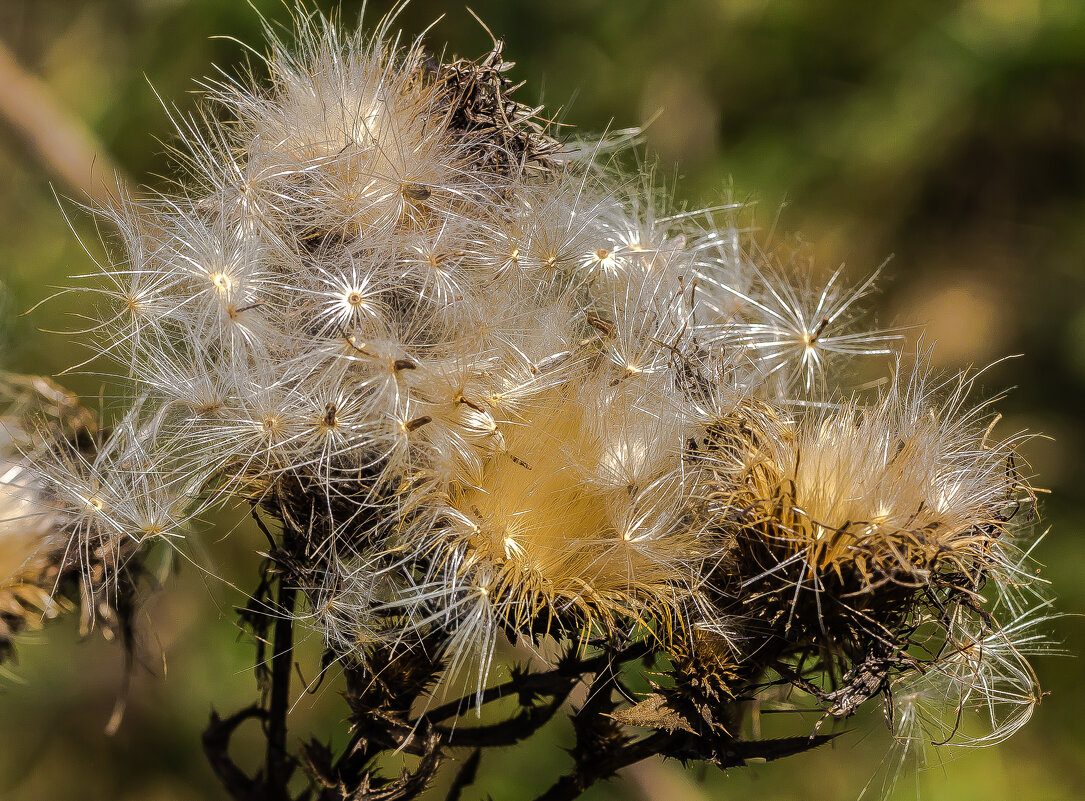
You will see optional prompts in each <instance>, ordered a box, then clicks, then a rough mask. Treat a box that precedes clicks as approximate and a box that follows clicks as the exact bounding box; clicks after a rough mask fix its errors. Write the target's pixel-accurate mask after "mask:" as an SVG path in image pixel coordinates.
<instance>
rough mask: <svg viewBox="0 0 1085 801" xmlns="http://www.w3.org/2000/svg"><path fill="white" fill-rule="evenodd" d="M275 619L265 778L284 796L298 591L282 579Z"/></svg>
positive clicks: (291, 765)
mask: <svg viewBox="0 0 1085 801" xmlns="http://www.w3.org/2000/svg"><path fill="white" fill-rule="evenodd" d="M278 584H279V586H278V610H277V613H278V618H277V619H276V621H275V634H274V638H273V640H272V648H273V649H274V650H273V652H272V657H271V688H270V690H269V696H270V697H269V701H268V715H267V719H266V721H265V726H266V730H267V758H266V762H265V774H266V776H267V783H268V786H269V787H273V788H281V792H282V793H283V797H288V796H286V790H285V788H286V784H287V782H289V780H290V776H291V774H293V772H294V762H293V759H291V758H290V756H289V754H288V753H287V750H286V714H287V711H288V710H289V708H290V674H291V672H292V671H293V668H294V621H293V619H292V615H293V613H294V604H295V598H296V596H297V590H296V589H295V588H294V587H292V586H291V585H290V584H289V582H288V580H287V577H286V576H285V575H280V577H279V580H278Z"/></svg>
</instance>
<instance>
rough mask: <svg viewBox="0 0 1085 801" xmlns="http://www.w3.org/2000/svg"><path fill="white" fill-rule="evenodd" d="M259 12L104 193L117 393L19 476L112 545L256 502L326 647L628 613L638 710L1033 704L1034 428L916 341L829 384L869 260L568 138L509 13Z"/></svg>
mask: <svg viewBox="0 0 1085 801" xmlns="http://www.w3.org/2000/svg"><path fill="white" fill-rule="evenodd" d="M269 48H270V49H269V52H268V54H267V55H266V56H265V57H263V58H262V59H261V60H260V62H259V63H258V67H259V71H260V72H265V71H266V73H267V76H268V77H267V78H266V79H263V80H257V79H256V78H255V77H254V76H252V75H245V76H242V77H240V78H238V79H236V80H235V79H225V78H224V79H220V80H217V81H208V82H207V83H205V84H204V89H205V101H206V102H205V106H204V107H203V109H202V111H201V112H200V113H199V114H197V115H196V116H195V117H194V118H185V117H180V116H178V118H177V126H178V129H179V131H180V133H181V143H180V145H179V146H178V149H177V153H176V155H177V157H178V161H179V163H180V167H181V170H180V173H181V175H180V178H179V179H178V183H177V185H176V187H175V188H174V189H173V190H171V191H169V192H166V193H163V194H160V195H157V196H154V197H151V198H141V199H138V200H137V199H125V200H124V201H123V202H122V203H119V204H118V206H117V208H115V209H113V210H110V211H107V212H105V214H106V216H107V217H108V219H109V221H110V222H111V223H112V224H113V225H114V226H115V227H116V229H117V230H118V231H119V232H120V236H119V239H118V243H117V247H116V248H115V253H114V257H113V258H112V259H110V260H108V261H106V262H104V263H102V264H100V265H98V268H99V269H98V271H97V272H96V273H95V274H94V275H93V276H91V277H90V278H91V279H92V285H91V286H89V287H88V288H86V289H85V292H86V293H87V297H88V302H89V301H90V300H94V304H93V305H94V306H95V307H96V309H97V314H98V320H97V324H96V326H95V327H94V328H93V330H92V332H91V337H90V338H91V339H92V341H93V344H94V347H95V349H96V353H95V356H96V357H97V362H96V363H98V364H103V363H111V364H114V365H117V366H118V369H119V372H120V373H121V374H122V376H123V377H124V378H125V379H126V380H128V381H129V382H130V385H131V386H133V387H134V388H135V390H134V395H133V397H132V398H131V401H130V403H129V404H128V410H127V411H126V412H125V413H124V414H123V415H122V416H121V417H120V418H119V419H118V420H117V421H115V422H113V423H112V424H111V425H110V426H108V431H107V435H106V436H103V437H100V438H99V439H98V441H97V442H96V443H95V444H94V446H93V447H89V446H87V445H86V443H82V444H80V445H76V444H73V443H72V442H71V441H70V440H71V438H70V436H69V435H68V434H66V433H60V434H57V433H55V432H54V433H53V434H52V435H49V434H48V432H46V435H45V437H44V441H43V442H42V443H41V444H39V445H37V446H35V447H36V450H35V451H34V458H33V459H31V460H29V461H26V460H23V461H18V462H17V469H18V471H19V474H20V477H17V478H15V479H11V478H10V477H9V478H6V479H5V481H6V482H7V484H8V485H9V486H17V487H18V488H19V489H18V490H12V491H10V492H9V494H8V495H6V496H4V503H5V504H6V506H13V505H15V506H18V505H22V504H24V503H25V502H27V500H26V498H25V497H24V496H26V495H28V494H35V493H36V494H37V495H39V496H40V497H41V498H43V499H46V500H45V501H43V502H44V503H45V505H46V506H47V508H48V512H47V515H48V516H47V517H44V518H40V520H39V521H38V522H41V523H42V525H43V526H45V527H46V528H49V530H50V531H54V532H56V531H58V530H59V535H60V536H62V538H63V540H64V542H65V543H69V545H68V546H67V548H68V550H70V551H71V552H72V553H79V554H82V555H83V556H84V560H83V561H84V565H85V566H91V565H94V566H95V567H96V568H99V569H100V568H101V566H102V565H103V564H105V565H106V566H107V567H113V568H119V566H120V564H121V562H120V561H118V560H116V559H113V561H112V563H111V562H110V560H109V559H106V560H104V562H103V556H102V555H103V554H113V555H116V554H129V553H132V554H138V553H140V552H142V550H145V548H144V546H146V545H147V544H148V543H152V542H155V541H162V540H168V541H170V542H174V543H176V544H177V546H178V547H184V539H185V538H186V536H189V534H190V532H191V530H192V528H193V527H194V525H195V522H194V521H195V520H196V519H197V517H198V516H199V515H201V514H202V513H204V512H205V511H206V510H207V509H209V508H211V507H214V506H219V505H222V504H226V503H230V502H236V501H238V500H240V501H243V502H247V503H250V504H252V505H254V506H255V507H258V508H260V509H262V510H264V511H265V512H267V513H270V514H271V515H272V516H274V517H275V518H276V519H277V520H278V522H279V523H280V524H281V528H282V531H283V544H282V549H281V551H280V552H279V560H280V567H281V569H282V570H283V571H285V572H286V573H287V574H288V575H289V576H290V577H291V580H292V581H293V582H294V583H295V584H296V586H297V587H298V588H299V589H300V590H301V591H302V592H303V593H304V595H305V597H306V599H307V601H308V606H307V609H305V610H304V611H299V612H298V615H299V619H301V620H304V621H305V622H306V623H307V624H308V625H310V626H312V627H313V628H315V630H316V631H318V632H320V633H321V634H322V635H323V636H324V638H325V640H326V642H327V644H328V647H329V649H331V651H332V652H333V653H334V654H335V655H336V656H337V657H338V658H341V659H349V660H353V661H354V662H356V663H359V664H363V665H364V664H366V662H367V660H369V659H371V658H372V657H373V654H374V653H375V652H378V651H379V653H380V658H381V659H382V660H386V659H390V658H391V659H392V664H394V654H395V653H399V652H404V653H406V652H409V651H411V649H415V648H416V647H418V646H421V647H423V648H424V649H426V651H427V652H428V653H431V654H433V655H434V656H435V657H439V659H440V660H441V664H442V665H443V667H442V670H443V671H444V674H445V676H446V677H447V678H448V680H452V678H453V677H454V676H456V675H459V674H461V673H462V672H463V671H464V670H470V671H472V674H471V675H473V676H476V677H477V682H478V687H479V691H480V692H481V690H482V688H483V687H484V686H485V684H486V682H487V680H488V676H489V674H490V672H491V670H492V668H493V660H494V658H495V653H496V652H495V647H496V645H497V644H498V643H499V642H503V641H506V640H507V641H512V642H516V643H522V644H527V645H529V646H540V645H541V644H542V643H543V642H544V641H545V640H547V639H549V640H552V641H557V642H559V643H562V642H564V643H573V644H576V643H587V642H591V643H593V644H594V645H595V646H596V647H602V648H606V647H609V646H608V645H607V644H608V643H611V644H614V647H619V646H620V647H627V646H628V644H629V643H630V642H633V641H643V642H645V643H648V644H650V650H651V651H653V652H654V653H656V654H657V662H656V669H657V672H664V673H669V674H670V675H671V677H672V678H673V681H671V682H662V683H660V686H659V688H658V689H657V692H656V693H655V694H654V695H653V696H651V697H650V698H648V699H647V700H645V701H643V702H642V703H640V704H637V705H635V706H633V707H630V708H628V709H626V710H625V711H624V712H623V713H620V714H621V715H624V717H620V718H619V719H620V720H623V721H624V722H626V723H627V724H630V725H638V726H655V727H657V728H666V729H668V730H671V729H675V728H678V729H684V730H687V731H690V732H693V731H696V732H698V733H705V730H706V727H708V729H710V730H714V731H717V732H719V731H724V730H727V729H731V730H732V731H733V730H734V726H735V725H736V723H738V722H739V719H740V714H741V713H740V710H741V709H742V707H740V706H739V703H738V702H740V701H748V700H751V699H757V698H759V697H760V696H761V694H762V692H763V691H764V690H765V688H766V687H768V686H770V685H772V684H791V685H794V686H795V687H797V688H799V689H801V690H803V691H805V692H806V693H808V694H810V695H812V696H814V697H815V698H816V699H817V700H818V701H819V702H820V703H821V704H822V706H823V707H824V708H825V709H826V710H827V711H828V712H830V713H831V714H833V715H837V716H846V715H849V714H851V712H853V711H854V710H855V709H856V708H857V707H858V706H859V705H860V704H861V703H862V702H863V701H865V700H867V699H868V698H871V697H874V696H877V695H884V696H885V697H886V698H887V699H889V701H890V703H889V707H890V708H892V709H893V710H895V711H894V720H895V721H896V725H897V731H898V734H900V736H901V737H902V738H911V737H916V738H921V737H922V736H924V735H921V734H916V729H915V728H914V727H915V726H918V725H920V723H922V724H923V725H928V724H929V723H930V722H931V720H935V719H936V720H939V721H944V720H945V719H946V718H943V717H939V715H943V714H944V715H946V716H948V718H949V719H957V718H958V717H959V713H963V712H964V711H965V710H974V709H975V708H977V707H979V708H982V709H983V710H984V712H983V713H982V714H981V715H980V717H981V718H985V719H986V723H987V725H988V727H989V732H988V733H987V734H986V735H984V734H977V732H976V731H975V730H973V729H969V730H968V731H967V732H962V735H963V734H967V736H968V737H970V738H972V739H973V740H984V739H985V738H986V739H998V738H1000V737H1002V736H1004V735H1005V734H1007V733H1009V732H1010V731H1012V730H1013V729H1015V728H1016V727H1017V726H1018V725H1020V724H1021V723H1023V722H1024V720H1025V719H1027V717H1028V712H1029V711H1030V710H1031V708H1032V706H1033V705H1034V704H1035V703H1036V701H1037V700H1038V698H1039V692H1038V689H1037V688H1036V682H1035V677H1034V675H1033V674H1032V671H1031V669H1030V668H1029V667H1028V664H1027V661H1026V660H1025V657H1026V656H1027V655H1028V654H1029V653H1031V652H1033V651H1036V650H1039V649H1041V648H1042V640H1040V639H1039V637H1038V634H1037V632H1038V629H1037V626H1038V625H1039V624H1040V623H1041V622H1042V619H1043V610H1044V609H1045V608H1046V604H1045V602H1043V601H1035V602H1033V601H1032V600H1031V598H1032V593H1033V591H1034V590H1035V588H1036V586H1037V582H1035V581H1033V580H1032V579H1031V573H1032V571H1031V570H1030V569H1028V568H1027V565H1025V559H1026V555H1025V554H1024V553H1022V552H1021V551H1020V550H1019V546H1018V542H1017V538H1016V534H1015V532H1014V529H1013V528H1012V524H1011V519H1014V518H1015V516H1016V517H1018V518H1024V517H1025V514H1024V512H1020V507H1021V506H1022V505H1027V504H1028V503H1029V502H1030V501H1031V491H1030V489H1029V487H1028V485H1027V483H1026V481H1025V480H1024V479H1023V478H1022V476H1021V475H1020V474H1019V472H1018V470H1017V468H1016V466H1015V462H1014V455H1013V453H1014V448H1015V446H1016V445H1017V443H1018V441H1019V440H1020V437H1019V436H1014V437H1010V438H1007V439H998V438H997V437H995V436H994V434H993V432H992V430H990V428H989V425H990V424H991V421H990V419H989V418H990V417H991V414H990V412H989V410H988V407H987V406H985V405H980V406H978V407H973V406H970V405H969V401H968V399H967V395H968V393H969V391H970V388H971V383H972V381H971V380H970V379H969V378H967V377H963V376H962V377H959V378H953V379H949V380H948V381H947V380H944V379H934V378H931V377H930V376H929V374H928V372H929V371H928V369H927V367H926V360H925V359H924V358H922V357H920V358H919V359H918V360H917V365H916V366H913V367H905V366H902V361H901V360H900V359H899V358H898V359H896V360H895V361H893V364H894V365H895V366H894V369H893V372H892V375H891V377H890V378H889V379H888V380H887V381H886V382H884V383H883V384H882V386H881V389H880V390H877V391H876V392H873V393H872V392H869V391H868V392H866V393H865V394H864V393H856V392H852V391H850V390H849V388H848V384H847V379H848V376H849V375H850V374H851V372H852V370H851V365H852V362H853V361H854V360H855V359H856V358H858V357H862V356H869V355H877V354H889V353H891V345H892V342H893V340H894V337H893V336H892V335H890V334H888V333H885V332H880V331H868V330H863V329H862V328H861V327H859V326H858V325H857V320H858V317H857V310H856V304H857V301H858V300H859V299H860V298H862V297H863V296H864V295H866V294H867V292H868V290H869V289H870V288H871V284H872V282H873V277H871V279H869V280H867V281H866V282H864V283H861V284H859V285H857V286H855V287H853V288H848V287H845V286H844V285H843V277H842V275H841V274H840V273H837V274H834V275H833V276H831V277H830V278H829V279H828V281H827V282H825V283H824V284H817V283H815V277H814V275H813V272H812V270H810V269H809V265H806V264H804V263H802V262H798V261H796V262H795V263H792V264H788V263H780V262H777V261H774V260H773V259H771V258H770V257H769V256H767V255H765V254H764V253H763V252H762V251H760V250H759V249H758V248H757V247H755V245H754V235H753V234H752V233H751V232H750V231H748V230H745V229H744V228H743V227H742V225H741V223H740V221H741V220H743V219H745V217H744V213H743V211H742V209H740V208H738V207H735V206H723V207H717V208H714V209H708V210H699V211H676V210H673V209H669V208H668V206H667V202H666V198H665V197H664V196H663V193H662V192H660V191H659V190H657V189H656V188H655V187H654V186H653V185H652V180H651V177H650V175H648V176H645V175H633V176H632V177H629V176H626V175H624V174H623V173H622V172H621V171H620V170H619V169H618V166H617V164H618V162H619V161H620V158H619V155H617V154H616V150H615V148H616V145H615V143H614V142H613V141H609V140H603V141H598V142H591V141H576V142H559V141H557V140H556V139H554V138H553V137H552V136H551V133H552V131H551V130H550V129H549V128H548V127H547V126H546V125H545V124H544V123H542V122H541V121H540V118H539V116H538V114H539V109H534V108H529V107H526V106H524V105H521V104H520V103H518V102H516V101H514V100H512V99H511V97H510V94H511V87H510V84H509V81H508V80H507V78H506V77H505V73H506V70H507V69H508V67H510V66H511V65H509V64H507V63H506V62H505V61H504V60H503V58H502V57H501V51H500V47H497V48H496V49H495V51H494V52H493V53H492V54H490V56H488V57H487V58H486V59H483V60H481V61H479V62H467V61H453V62H451V63H445V64H438V63H436V62H435V60H434V59H433V58H432V57H431V56H430V54H429V53H428V52H427V51H426V50H425V49H424V47H423V46H422V45H421V43H420V42H414V43H409V44H400V43H399V40H398V38H396V37H395V36H393V35H392V33H391V30H390V29H389V27H388V25H387V24H386V25H384V26H382V27H381V29H379V30H378V31H377V32H376V34H375V35H372V36H370V35H367V34H364V33H361V32H359V33H354V34H349V35H345V34H343V33H342V32H341V31H340V30H339V29H338V28H337V27H336V26H335V25H333V24H331V23H329V22H327V21H326V20H323V19H321V18H319V17H304V16H303V18H302V19H301V20H300V22H299V28H298V31H297V35H296V41H294V42H292V43H290V44H287V43H284V42H283V41H282V40H280V39H277V38H274V37H272V38H271V40H270V45H269ZM619 144H620V143H619ZM618 152H619V153H620V149H619V150H618ZM9 450H10V449H9ZM4 464H5V465H7V466H10V467H12V469H16V467H15V466H16V461H12V460H8V461H6V462H4ZM38 522H35V523H34V524H33V525H34V526H37V525H38ZM46 524H47V525H46ZM3 525H4V526H5V529H4V530H3V531H0V544H3V543H5V542H7V541H8V540H7V537H8V535H7V534H6V533H5V532H6V528H7V527H11V526H13V525H14V523H11V522H7V523H4V524H3ZM25 530H26V531H29V529H25ZM35 530H36V529H35ZM50 536H55V535H50ZM126 558H129V559H136V558H137V557H136V556H129V557H126ZM107 572H108V571H107ZM0 578H2V577H0ZM981 593H982V594H981ZM397 649H398V650H397ZM389 654H392V655H393V657H389ZM766 703H768V702H767V701H766ZM931 709H936V710H938V711H935V712H931V711H930V710H931ZM1004 713H1005V714H1004ZM946 725H949V724H946ZM950 729H952V730H948V731H945V732H944V736H941V737H940V739H943V740H945V739H950V735H952V734H953V733H954V731H955V724H954V725H952V726H950ZM708 733H709V734H711V731H709V732H708ZM928 739H929V737H928Z"/></svg>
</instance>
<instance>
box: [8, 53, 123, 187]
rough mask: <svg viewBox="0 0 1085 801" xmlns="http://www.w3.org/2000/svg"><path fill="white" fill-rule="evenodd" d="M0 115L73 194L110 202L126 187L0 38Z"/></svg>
mask: <svg viewBox="0 0 1085 801" xmlns="http://www.w3.org/2000/svg"><path fill="white" fill-rule="evenodd" d="M0 118H3V119H4V120H6V121H7V123H8V124H9V125H10V126H11V127H12V129H13V130H15V132H16V133H18V134H19V136H21V137H22V138H23V139H24V140H25V141H26V143H27V144H28V145H29V146H30V148H31V149H32V150H33V151H34V152H35V153H37V154H38V157H39V158H40V159H41V162H42V164H43V165H44V166H45V167H46V168H48V170H49V171H50V172H52V173H53V174H54V175H55V176H56V177H57V178H59V179H60V180H62V181H63V182H64V183H66V184H67V185H68V187H69V188H70V189H72V190H74V191H75V193H76V194H77V196H82V197H85V198H87V199H88V200H89V201H91V202H92V203H95V204H98V205H102V206H109V205H112V204H113V203H115V202H116V200H117V198H118V197H120V196H121V195H122V193H123V192H124V191H125V187H126V186H127V185H128V180H127V179H126V177H125V176H124V175H123V173H122V172H121V170H120V168H119V167H117V165H116V164H115V163H114V162H113V160H112V159H111V158H110V157H109V155H108V153H107V152H106V149H105V147H104V146H103V145H102V143H101V142H99V141H98V139H97V138H96V137H95V136H94V134H93V132H91V130H90V129H89V128H87V126H86V125H85V124H84V123H83V122H82V121H81V120H80V119H78V118H77V117H75V116H73V115H72V114H70V113H69V112H68V111H66V110H65V109H64V108H63V107H62V106H61V105H60V104H59V103H58V102H57V101H56V99H55V98H54V97H53V93H52V91H51V90H50V88H49V87H48V85H47V84H46V83H45V82H44V81H42V80H41V79H40V78H37V77H36V76H34V75H31V74H30V73H29V72H27V71H26V70H25V69H23V67H22V66H21V65H20V64H19V62H18V61H17V60H16V59H15V56H14V54H13V53H12V52H11V51H10V50H9V49H8V48H7V46H5V45H4V43H3V42H0Z"/></svg>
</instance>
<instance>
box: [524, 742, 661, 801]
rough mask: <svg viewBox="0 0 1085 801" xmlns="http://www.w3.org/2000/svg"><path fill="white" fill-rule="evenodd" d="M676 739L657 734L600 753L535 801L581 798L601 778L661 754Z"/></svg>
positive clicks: (580, 764) (578, 766)
mask: <svg viewBox="0 0 1085 801" xmlns="http://www.w3.org/2000/svg"><path fill="white" fill-rule="evenodd" d="M673 739H674V736H673V735H670V734H666V733H664V732H657V733H656V734H653V735H651V736H649V737H645V738H644V739H641V740H637V741H636V742H633V743H629V744H627V745H624V746H622V747H621V748H618V749H614V750H611V751H609V752H607V753H604V754H597V755H596V756H595V758H593V759H591V760H587V761H584V762H582V763H579V764H577V766H576V767H575V768H574V769H573V770H572V771H571V772H570V773H567V774H566V775H564V776H562V777H561V778H560V779H558V780H557V781H556V782H554V784H553V785H551V786H550V789H549V790H547V791H546V792H545V793H543V794H542V795H540V796H538V797H537V798H536V799H535V801H570V799H574V798H577V797H578V796H579V795H580V794H581V793H583V792H584V791H585V790H587V789H588V788H589V787H591V786H592V785H593V784H595V783H596V782H597V781H599V780H600V779H605V778H607V777H608V776H612V775H614V774H615V773H616V772H618V771H619V770H621V769H622V768H627V767H629V766H630V765H633V764H636V763H637V762H640V761H641V760H643V759H647V758H648V757H650V756H654V755H655V754H658V753H660V751H661V750H664V749H665V748H666V746H667V745H668V744H669V743H670V742H671V741H672V740H673Z"/></svg>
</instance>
